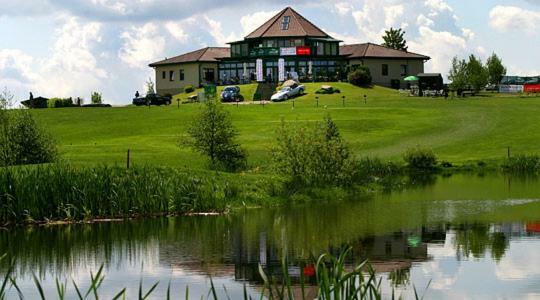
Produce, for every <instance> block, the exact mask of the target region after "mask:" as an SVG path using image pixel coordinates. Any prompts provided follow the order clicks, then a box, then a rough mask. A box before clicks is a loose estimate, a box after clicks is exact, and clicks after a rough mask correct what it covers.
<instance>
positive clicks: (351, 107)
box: [33, 83, 540, 172]
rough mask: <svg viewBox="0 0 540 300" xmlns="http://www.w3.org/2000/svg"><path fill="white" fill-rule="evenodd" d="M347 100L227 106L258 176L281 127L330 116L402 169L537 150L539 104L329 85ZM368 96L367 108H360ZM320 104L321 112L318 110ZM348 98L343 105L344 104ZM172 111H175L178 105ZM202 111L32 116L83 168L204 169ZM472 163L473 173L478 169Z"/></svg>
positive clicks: (363, 148) (358, 142)
mask: <svg viewBox="0 0 540 300" xmlns="http://www.w3.org/2000/svg"><path fill="white" fill-rule="evenodd" d="M332 85H333V86H336V87H338V88H339V89H340V90H341V94H335V95H316V94H314V91H315V90H316V89H317V88H318V87H319V86H320V84H311V83H308V84H306V91H307V95H305V96H302V97H300V98H297V99H296V101H295V102H294V108H293V102H292V101H288V102H284V103H273V104H269V105H265V106H262V105H258V104H248V105H240V106H238V107H236V106H226V109H227V110H229V111H230V112H231V115H232V118H233V123H234V125H235V126H236V127H237V128H238V129H239V132H240V136H239V141H240V142H241V143H242V144H243V145H244V146H245V148H246V149H247V151H248V155H249V163H250V165H251V166H252V169H256V170H260V171H261V172H266V167H267V166H268V161H269V157H270V155H269V150H268V149H269V147H270V146H271V145H273V143H274V141H275V132H276V129H277V128H278V127H279V123H280V119H281V118H284V119H285V120H286V121H297V120H298V121H315V120H321V119H322V117H323V116H324V115H325V114H326V113H330V115H331V116H332V118H333V119H334V121H335V122H336V123H337V125H338V126H339V128H340V130H341V132H342V134H343V138H344V139H345V140H346V141H347V142H348V143H349V145H350V147H351V151H352V152H353V153H354V154H355V155H357V156H372V157H380V158H382V159H384V160H386V159H388V160H393V161H400V160H401V155H402V154H403V153H404V152H405V151H406V150H407V149H408V148H410V147H413V146H416V145H421V146H426V147H431V148H432V149H433V150H434V152H435V153H436V154H437V156H438V157H439V159H440V160H442V161H448V162H451V163H452V164H454V165H460V164H466V163H468V162H470V161H474V162H475V163H476V161H484V162H486V163H488V164H489V163H492V162H500V161H502V159H503V158H505V157H506V155H507V147H510V149H511V153H512V154H517V153H535V152H537V151H538V149H540V123H539V122H537V120H538V115H539V114H540V98H538V97H536V98H535V97H518V96H512V97H509V96H504V97H503V96H500V95H497V94H487V95H483V96H479V97H471V98H466V99H453V100H447V101H445V100H443V99H440V98H439V99H433V98H413V97H407V96H406V95H402V94H399V92H397V91H395V90H390V89H385V88H381V87H374V88H372V89H363V88H358V87H354V86H352V85H349V84H346V83H332ZM364 95H366V96H367V97H366V99H367V103H365V102H364ZM316 96H318V97H319V107H317V106H316V98H315V97H316ZM342 96H345V106H343V105H342V98H341V97H342ZM175 104H176V103H175ZM199 109H200V104H188V105H181V106H180V109H178V108H177V106H176V105H172V106H170V107H151V108H148V107H125V108H107V109H88V108H86V109H79V108H64V109H48V110H35V111H33V114H34V115H35V117H36V119H37V120H38V121H39V122H40V123H41V124H43V125H44V126H45V127H46V128H47V129H48V130H49V131H50V132H51V133H52V134H53V136H54V137H55V138H56V140H57V141H58V143H59V146H60V151H61V154H62V157H63V158H64V159H66V160H67V161H69V162H71V163H74V164H79V165H96V164H101V163H106V164H114V163H118V164H125V159H126V152H127V150H128V149H130V150H131V158H132V162H133V163H134V164H138V165H145V164H148V165H157V166H163V165H166V166H174V167H189V168H193V169H205V168H206V166H205V160H204V158H203V157H201V156H200V155H198V154H197V153H194V152H193V151H192V150H191V149H189V148H188V147H184V146H182V147H178V145H179V142H180V141H181V140H182V139H183V137H185V134H186V128H187V125H188V124H189V122H190V120H191V119H192V117H193V115H194V114H195V113H196V112H197V111H199ZM475 163H474V164H475Z"/></svg>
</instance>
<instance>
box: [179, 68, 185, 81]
mask: <svg viewBox="0 0 540 300" xmlns="http://www.w3.org/2000/svg"><path fill="white" fill-rule="evenodd" d="M179 74H180V75H179V77H180V81H184V70H183V69H180V72H179Z"/></svg>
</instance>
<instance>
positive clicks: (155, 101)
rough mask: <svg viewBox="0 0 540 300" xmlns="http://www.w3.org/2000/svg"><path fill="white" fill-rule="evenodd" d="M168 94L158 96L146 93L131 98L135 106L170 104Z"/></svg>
mask: <svg viewBox="0 0 540 300" xmlns="http://www.w3.org/2000/svg"><path fill="white" fill-rule="evenodd" d="M171 100H172V99H171V97H170V96H160V95H158V94H148V95H146V96H145V97H137V98H133V104H134V105H136V106H142V105H171Z"/></svg>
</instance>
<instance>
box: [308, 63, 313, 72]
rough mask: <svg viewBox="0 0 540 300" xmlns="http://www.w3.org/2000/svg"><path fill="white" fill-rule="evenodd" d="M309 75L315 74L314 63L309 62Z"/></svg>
mask: <svg viewBox="0 0 540 300" xmlns="http://www.w3.org/2000/svg"><path fill="white" fill-rule="evenodd" d="M307 73H308V75H311V74H313V62H312V61H310V62H308V71H307Z"/></svg>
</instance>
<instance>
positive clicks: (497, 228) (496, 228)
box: [489, 223, 527, 238]
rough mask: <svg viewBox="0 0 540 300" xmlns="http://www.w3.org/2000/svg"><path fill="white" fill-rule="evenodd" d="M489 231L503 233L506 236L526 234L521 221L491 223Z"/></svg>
mask: <svg viewBox="0 0 540 300" xmlns="http://www.w3.org/2000/svg"><path fill="white" fill-rule="evenodd" d="M489 232H490V233H504V235H505V236H506V237H507V238H511V237H523V236H527V228H526V226H525V224H523V223H506V224H493V225H491V226H490V228H489Z"/></svg>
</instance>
